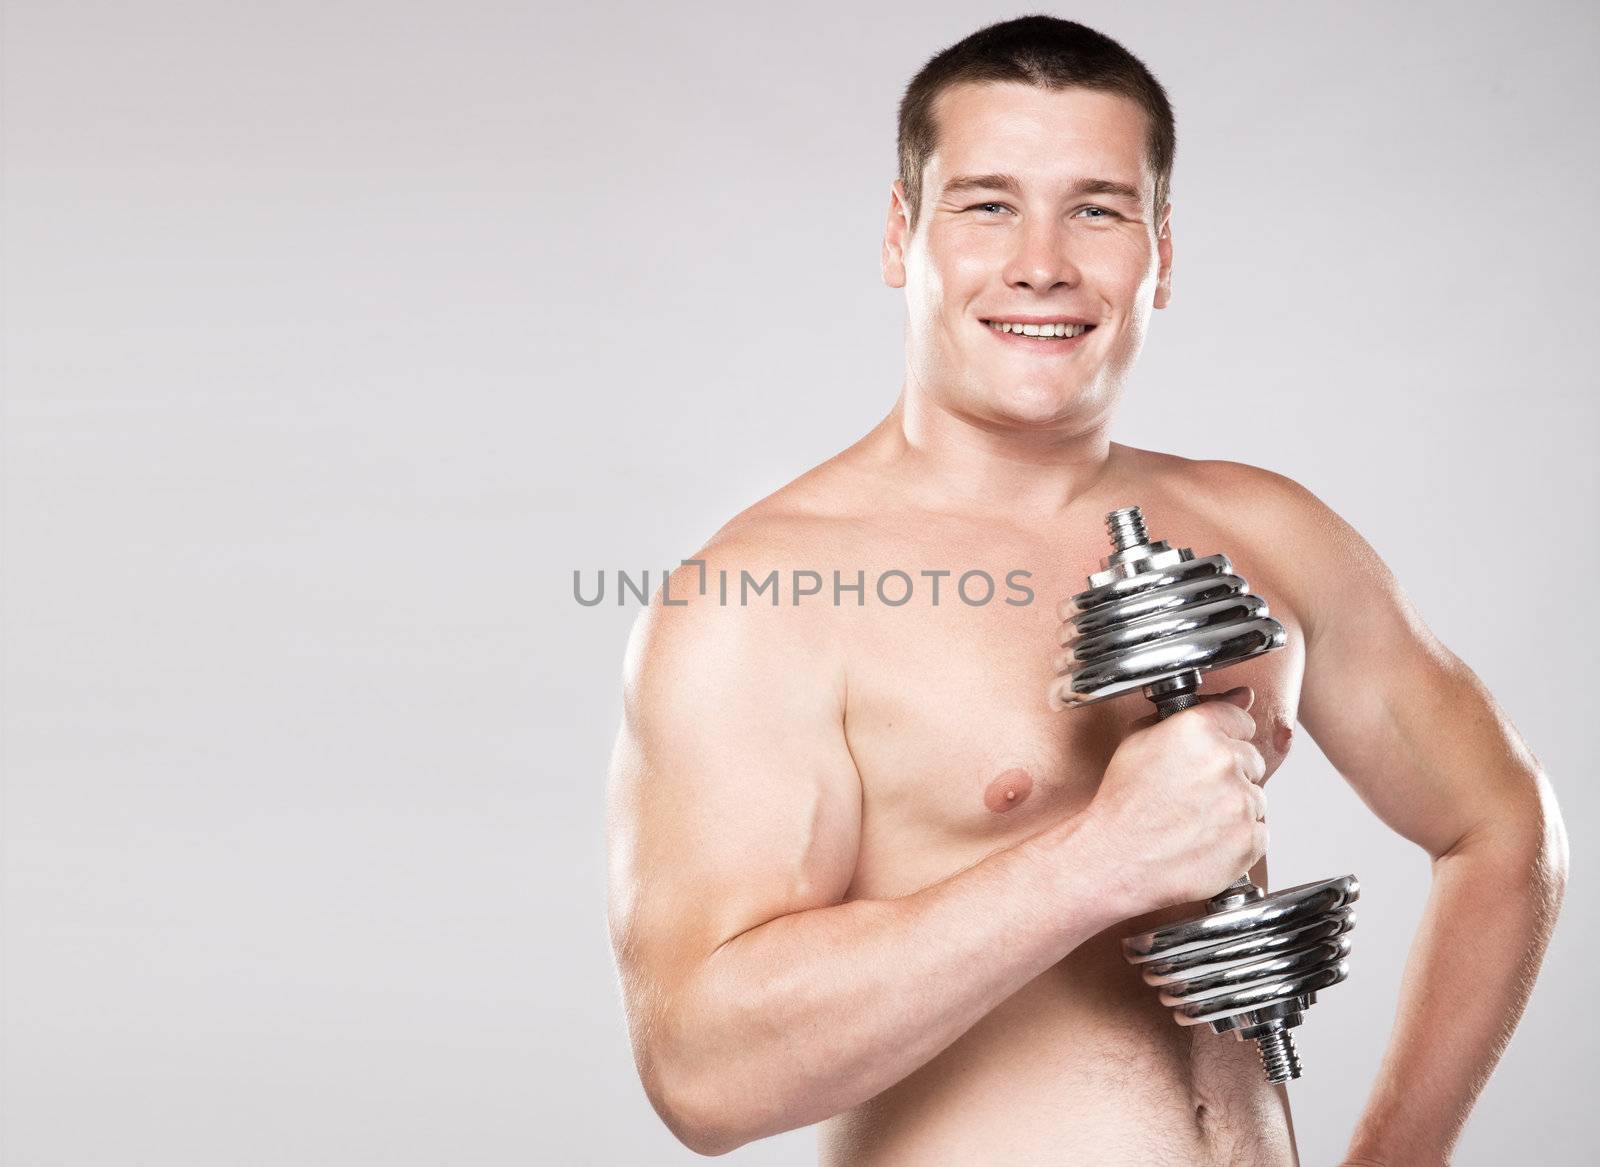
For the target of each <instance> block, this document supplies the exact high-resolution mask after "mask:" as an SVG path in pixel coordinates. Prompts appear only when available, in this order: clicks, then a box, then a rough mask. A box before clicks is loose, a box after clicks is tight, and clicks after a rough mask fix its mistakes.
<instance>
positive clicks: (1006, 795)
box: [983, 768, 1033, 814]
mask: <svg viewBox="0 0 1600 1167" xmlns="http://www.w3.org/2000/svg"><path fill="white" fill-rule="evenodd" d="M1032 793H1033V778H1032V776H1030V775H1029V773H1028V772H1027V771H1026V770H1023V769H1020V768H1019V769H1015V770H1007V771H1006V772H1005V773H1004V774H1002V775H1000V777H998V778H996V779H995V780H994V781H993V782H991V783H989V786H988V788H987V789H986V790H985V791H984V792H983V805H984V806H986V807H988V808H989V809H990V810H992V811H994V812H995V813H996V814H1005V812H1006V811H1008V810H1010V809H1011V808H1012V807H1016V806H1021V805H1022V804H1023V803H1024V802H1025V801H1027V798H1028V795H1030V794H1032Z"/></svg>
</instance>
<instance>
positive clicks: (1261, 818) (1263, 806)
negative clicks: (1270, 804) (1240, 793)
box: [1249, 782, 1267, 823]
mask: <svg viewBox="0 0 1600 1167" xmlns="http://www.w3.org/2000/svg"><path fill="white" fill-rule="evenodd" d="M1249 794H1250V809H1251V811H1252V812H1253V814H1252V817H1253V818H1254V819H1255V820H1256V822H1258V823H1264V822H1266V821H1267V792H1266V791H1265V790H1262V789H1261V787H1259V786H1257V785H1256V784H1255V783H1254V782H1252V783H1250V791H1249Z"/></svg>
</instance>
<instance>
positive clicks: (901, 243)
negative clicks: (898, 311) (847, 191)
mask: <svg viewBox="0 0 1600 1167" xmlns="http://www.w3.org/2000/svg"><path fill="white" fill-rule="evenodd" d="M910 239H911V224H910V223H909V222H908V221H907V218H906V188H905V184H904V183H902V182H901V181H900V180H899V179H898V178H897V179H895V180H894V185H893V186H891V187H890V188H889V221H888V223H886V224H885V225H884V228H883V252H882V254H881V256H880V257H879V263H880V265H881V266H882V268H883V282H884V283H886V284H888V285H889V286H890V287H891V288H903V287H905V286H906V244H907V243H909V242H910Z"/></svg>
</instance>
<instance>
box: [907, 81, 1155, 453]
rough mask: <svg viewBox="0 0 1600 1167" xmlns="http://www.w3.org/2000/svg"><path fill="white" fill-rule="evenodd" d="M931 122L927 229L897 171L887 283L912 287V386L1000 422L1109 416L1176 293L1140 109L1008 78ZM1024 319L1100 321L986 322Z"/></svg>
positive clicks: (943, 106) (984, 420)
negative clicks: (909, 206)
mask: <svg viewBox="0 0 1600 1167" xmlns="http://www.w3.org/2000/svg"><path fill="white" fill-rule="evenodd" d="M935 117H936V122H937V125H938V140H939V144H938V148H937V149H936V151H935V152H934V154H933V156H932V157H931V158H930V159H929V160H928V162H927V165H926V167H925V169H924V171H923V187H922V210H921V214H920V216H919V219H918V222H917V226H916V231H915V233H909V232H908V231H907V230H906V220H905V208H904V206H903V203H902V200H903V199H904V195H905V192H904V190H903V189H902V187H901V184H900V183H899V182H898V181H896V182H895V184H894V195H893V197H892V198H891V201H890V208H889V226H888V230H887V232H886V234H885V237H884V248H883V271H884V280H885V282H887V283H888V284H889V285H890V286H891V287H902V286H903V287H904V288H905V289H906V307H907V312H908V331H907V354H906V355H907V361H908V369H909V374H910V376H911V377H912V379H913V381H914V385H913V391H920V392H923V393H926V394H928V395H929V396H931V397H932V398H933V400H935V401H936V402H938V403H939V404H941V405H943V406H944V407H946V408H948V409H950V410H952V411H953V412H955V413H957V414H959V415H961V416H965V417H967V418H969V419H971V420H973V421H976V422H978V423H979V424H984V425H991V426H993V425H999V426H1004V427H1009V428H1016V427H1019V426H1021V427H1039V428H1050V429H1063V428H1073V427H1075V426H1077V425H1079V424H1081V423H1084V422H1090V421H1093V420H1095V419H1097V418H1099V417H1101V416H1103V415H1104V414H1105V413H1106V412H1107V411H1108V410H1110V409H1111V408H1113V407H1114V406H1115V404H1116V402H1117V399H1118V397H1119V396H1120V394H1121V390H1122V386H1123V384H1124V382H1125V380H1126V378H1127V375H1128V372H1129V370H1130V369H1131V368H1132V366H1133V363H1134V361H1135V359H1137V357H1138V355H1139V350H1140V349H1141V348H1142V347H1143V345H1144V337H1145V332H1146V329H1147V327H1148V324H1149V320H1150V312H1151V309H1152V308H1164V307H1166V304H1167V298H1168V296H1169V294H1170V289H1169V286H1168V281H1169V279H1170V273H1171V263H1172V248H1171V236H1170V234H1169V231H1168V226H1167V214H1168V212H1169V211H1170V207H1167V208H1162V216H1161V219H1160V221H1159V223H1156V222H1152V221H1151V208H1150V201H1151V197H1152V192H1153V189H1154V183H1155V176H1154V175H1153V174H1152V173H1151V172H1150V170H1149V166H1148V162H1147V160H1146V157H1145V114H1144V111H1143V110H1142V109H1140V108H1139V106H1137V105H1136V104H1134V103H1133V102H1132V101H1130V100H1128V99H1127V98H1125V97H1121V96H1118V95H1115V94H1110V93H1103V92H1099V91H1096V90H1090V89H1079V88H1071V89H1062V90H1054V91H1052V90H1048V89H1041V88H1037V87H1035V86H1031V85H1022V84H1016V83H1012V82H998V83H992V84H964V85H958V86H954V87H952V88H950V89H947V90H945V91H944V92H943V93H941V94H940V95H939V97H938V99H937V101H936V105H935ZM995 176H1010V178H1011V179H1012V180H1014V183H1013V184H1012V185H1013V186H1014V189H1007V187H1006V184H1004V183H1000V184H997V182H996V179H995ZM975 177H983V181H982V182H980V183H977V184H972V185H967V186H965V187H964V188H960V187H956V188H952V187H951V184H952V183H960V181H961V180H963V179H970V178H975ZM1088 183H1096V184H1099V185H1098V187H1090V186H1086V185H1085V184H1088ZM1108 183H1109V184H1114V186H1115V187H1122V188H1126V189H1125V191H1118V190H1116V189H1106V188H1105V184H1108ZM1019 317H1046V318H1050V319H1060V318H1072V319H1075V320H1079V321H1085V322H1087V323H1089V324H1090V325H1092V326H1093V327H1091V328H1089V329H1088V331H1086V332H1084V333H1082V335H1080V336H1078V337H1076V338H1075V339H1071V338H1059V337H1056V338H1034V337H1029V336H1015V335H1010V334H1005V333H1001V332H999V331H996V330H995V329H994V328H993V327H992V326H991V325H990V324H989V323H987V322H988V321H1015V320H1017V319H1018V318H1019ZM1071 331H1072V330H1071V329H1070V328H1069V329H1068V332H1069V336H1070V332H1071Z"/></svg>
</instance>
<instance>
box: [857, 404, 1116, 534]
mask: <svg viewBox="0 0 1600 1167" xmlns="http://www.w3.org/2000/svg"><path fill="white" fill-rule="evenodd" d="M1110 429H1111V416H1110V413H1109V411H1107V412H1106V413H1104V414H1102V415H1101V416H1098V417H1095V418H1091V419H1086V420H1082V421H1079V422H1077V423H1075V424H1072V423H1068V424H1063V425H1060V426H1055V427H1049V428H1046V427H1042V426H1026V425H1009V426H1008V425H1003V424H998V423H996V424H985V423H983V422H981V421H979V420H977V419H974V418H968V417H964V416H961V415H958V414H956V413H953V412H952V411H950V410H948V409H946V408H945V407H943V406H941V405H939V404H938V403H936V402H933V401H931V400H929V399H928V398H927V397H926V395H924V394H922V393H919V392H917V391H916V390H915V389H911V388H906V389H902V390H901V393H900V398H899V400H898V401H896V402H895V404H894V408H893V409H892V410H890V412H889V415H888V416H887V417H885V418H884V419H883V421H882V422H880V423H879V424H878V426H877V427H876V428H875V429H874V431H873V433H872V434H871V435H870V437H869V440H870V442H871V444H872V446H873V447H874V448H875V453H876V454H877V456H878V458H880V459H881V460H882V462H883V463H884V464H885V465H886V467H889V466H892V469H893V472H894V474H895V477H896V479H897V481H898V482H899V483H900V484H901V485H902V486H903V487H904V488H905V489H906V490H907V492H908V493H909V494H911V495H912V496H913V497H914V498H915V499H916V500H917V501H918V502H919V503H920V504H922V505H926V506H928V507H930V508H932V509H937V510H941V511H947V512H948V511H971V512H973V513H974V514H983V513H993V514H1004V515H1007V516H1009V517H1011V518H1014V519H1021V520H1024V521H1026V520H1028V519H1030V518H1031V519H1037V520H1039V521H1041V522H1048V521H1051V520H1053V519H1056V518H1058V517H1059V516H1061V515H1062V514H1064V513H1065V512H1066V511H1067V510H1068V509H1070V508H1071V507H1072V505H1073V503H1074V502H1076V501H1077V500H1078V499H1079V498H1081V497H1082V496H1083V495H1084V494H1085V493H1087V492H1088V491H1089V490H1090V489H1091V488H1092V487H1093V486H1094V485H1095V483H1096V482H1098V481H1099V480H1100V478H1101V476H1102V475H1103V474H1104V472H1105V470H1106V468H1107V466H1108V465H1109V464H1110V462H1111V460H1112V457H1113V447H1112V443H1111V437H1110Z"/></svg>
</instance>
